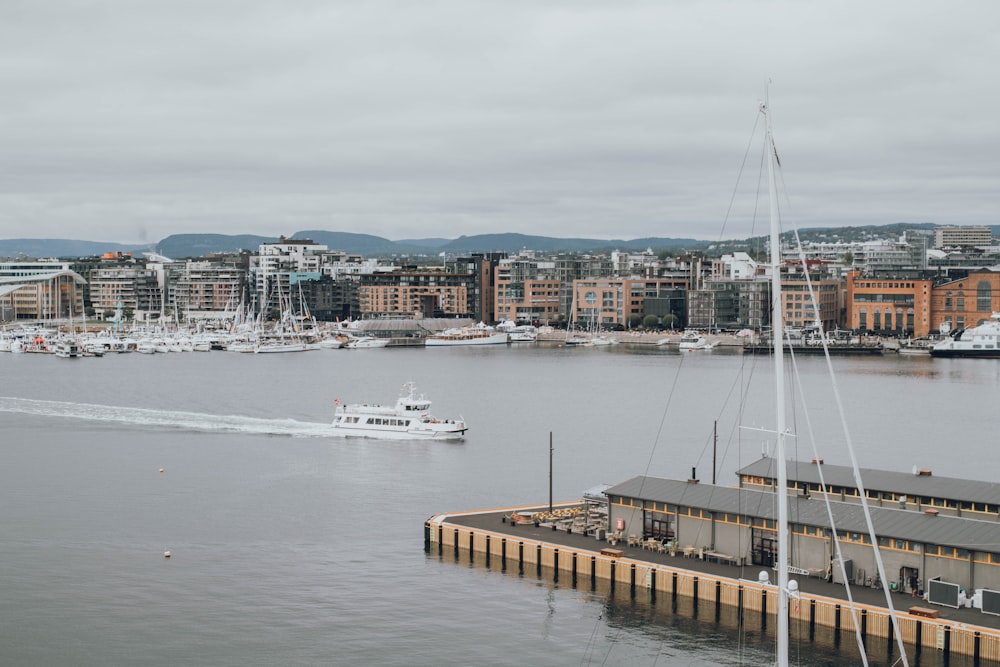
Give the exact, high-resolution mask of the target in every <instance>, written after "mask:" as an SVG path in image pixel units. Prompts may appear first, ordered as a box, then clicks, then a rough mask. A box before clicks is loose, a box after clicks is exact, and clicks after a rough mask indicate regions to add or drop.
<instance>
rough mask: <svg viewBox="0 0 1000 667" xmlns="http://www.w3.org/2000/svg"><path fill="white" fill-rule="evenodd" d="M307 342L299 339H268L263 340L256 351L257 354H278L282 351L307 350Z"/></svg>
mask: <svg viewBox="0 0 1000 667" xmlns="http://www.w3.org/2000/svg"><path fill="white" fill-rule="evenodd" d="M305 351H306V345H305V343H301V342H297V341H281V340H266V341H261V342H260V343H259V344H258V345H257V347H256V348H254V352H255V353H257V354H278V353H282V352H305Z"/></svg>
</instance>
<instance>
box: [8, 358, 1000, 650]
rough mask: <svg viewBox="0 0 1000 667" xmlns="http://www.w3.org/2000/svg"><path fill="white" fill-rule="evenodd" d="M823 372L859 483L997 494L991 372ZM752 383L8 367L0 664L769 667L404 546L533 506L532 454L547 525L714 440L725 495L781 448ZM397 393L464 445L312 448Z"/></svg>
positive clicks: (634, 616) (673, 370)
mask: <svg viewBox="0 0 1000 667" xmlns="http://www.w3.org/2000/svg"><path fill="white" fill-rule="evenodd" d="M755 364H759V365H760V366H759V367H757V366H755ZM834 364H835V367H836V368H837V371H838V374H837V382H838V383H839V386H840V390H841V393H842V396H843V398H844V401H845V404H846V411H847V417H848V423H849V425H850V428H851V435H852V438H853V440H854V444H855V447H856V448H857V450H858V452H859V458H860V459H861V462H862V465H864V466H867V467H875V468H892V469H897V470H909V469H910V468H911V467H912V466H913V465H919V466H920V467H930V468H933V469H934V472H935V474H941V475H949V476H957V477H963V476H972V477H975V478H977V479H987V480H989V479H997V478H1000V462H998V460H997V457H996V456H995V455H994V453H993V452H994V447H995V443H993V441H992V438H991V436H990V435H989V434H991V433H993V432H994V431H995V428H996V424H997V416H996V414H997V413H996V396H997V395H998V388H1000V363H997V362H994V361H987V360H981V361H956V360H937V359H930V358H895V357H886V358H879V359H836V360H834ZM766 365H767V361H766V360H755V359H753V358H750V357H743V356H742V355H738V354H730V353H726V352H725V351H720V350H716V351H713V352H711V353H689V354H686V355H683V356H682V355H680V354H677V353H676V352H673V353H671V352H666V351H663V350H634V349H633V350H629V349H627V348H625V346H618V347H616V348H614V349H598V348H593V349H561V348H551V347H526V348H520V349H518V348H511V349H507V348H488V349H486V348H483V349H473V348H465V349H432V350H424V349H411V350H406V349H399V350H395V349H384V350H358V351H345V350H324V351H317V352H311V353H306V354H291V355H242V354H234V353H222V352H212V353H173V354H162V355H139V354H129V355H115V356H106V357H104V358H102V359H77V360H66V359H57V358H54V357H49V356H44V357H43V356H40V355H9V354H4V355H0V377H2V385H0V386H2V389H0V397H2V398H0V426H2V432H3V453H4V459H3V466H0V507H2V508H3V509H2V512H0V535H2V540H0V587H2V588H0V590H2V596H0V662H2V663H4V664H32V665H36V664H45V665H64V664H73V665H107V664H150V665H167V664H170V665H177V664H213V665H217V664H218V665H246V664H273V665H295V664H301V665H314V664H376V665H397V664H398V665H413V664H439V665H467V664H470V663H480V664H490V665H521V664H546V665H583V664H614V665H652V664H659V665H673V664H686V665H687V664H689V665H731V664H740V662H741V661H742V662H744V663H746V664H760V663H762V662H764V661H765V660H766V659H767V658H766V655H767V651H768V650H769V648H770V645H771V643H772V641H773V640H772V638H771V636H770V635H768V634H766V633H761V632H760V629H759V623H758V624H757V625H756V626H754V625H753V624H748V627H752V628H754V629H755V631H754V632H749V633H739V632H737V631H736V630H735V629H734V628H735V622H734V621H733V620H732V619H731V618H729V616H727V613H725V612H724V613H723V615H722V617H720V618H719V619H716V618H715V617H714V613H712V614H708V615H705V614H704V613H703V615H702V616H699V617H697V618H694V614H693V610H692V609H691V608H690V603H685V602H684V601H681V602H680V603H679V604H678V607H677V608H676V609H674V608H673V607H672V606H671V603H670V601H669V599H667V600H658V601H657V602H656V603H655V604H651V603H650V602H649V601H648V600H647V599H646V598H645V596H637V598H636V599H634V600H633V599H630V598H629V597H628V595H627V591H625V592H624V593H623V592H622V591H621V590H620V589H619V591H617V592H616V593H615V595H614V596H611V595H610V594H609V591H607V590H605V589H602V588H601V587H598V590H596V591H591V590H590V588H589V582H588V585H587V586H586V587H582V586H581V587H580V588H573V587H572V586H571V585H570V584H569V583H563V582H562V581H561V582H560V584H559V585H554V584H553V583H552V582H551V577H543V578H542V579H541V580H539V579H538V578H537V577H535V576H534V573H533V572H532V573H530V574H528V575H524V576H519V575H518V574H517V573H516V571H515V572H510V571H508V572H501V571H500V569H499V565H498V564H497V563H496V562H495V561H494V562H493V563H492V567H487V566H486V564H485V563H484V562H482V561H479V560H474V561H472V562H470V560H469V558H468V556H467V555H466V554H463V555H461V556H460V557H459V558H458V559H457V560H456V559H455V557H454V556H453V555H451V554H445V555H444V556H443V557H441V556H438V554H437V553H436V552H432V553H430V554H428V553H425V552H424V550H423V522H424V520H425V519H427V518H428V517H429V516H431V515H432V514H435V513H438V512H447V511H460V510H466V509H478V508H486V507H497V506H508V505H513V504H521V503H534V502H547V500H548V447H549V433H550V432H552V434H553V439H554V445H555V482H554V488H555V493H554V495H555V498H556V500H561V499H573V498H578V497H579V496H580V494H581V492H582V491H583V490H584V489H586V488H589V487H591V486H594V485H595V484H599V483H616V482H619V481H622V480H624V479H626V478H628V477H631V476H633V475H635V474H642V473H649V474H655V475H664V476H672V477H681V478H687V476H688V475H689V474H690V472H691V468H692V467H696V468H697V470H698V475H699V477H701V478H702V479H703V480H708V479H710V478H711V469H710V468H711V460H712V429H713V422H717V423H718V427H717V432H718V450H717V451H718V469H719V472H718V475H719V477H718V479H719V481H720V482H721V483H726V484H731V483H733V482H734V481H735V476H734V474H733V473H734V471H735V470H736V469H738V468H739V467H740V466H741V465H744V464H746V463H747V462H749V461H751V460H753V459H755V458H756V457H757V456H759V455H760V451H761V447H762V443H761V442H760V439H759V436H758V435H756V433H755V432H750V431H747V430H741V429H737V428H735V424H737V423H744V424H754V423H756V424H757V425H759V426H763V427H770V426H773V423H772V421H771V420H770V418H769V417H768V416H767V415H768V414H770V411H771V410H773V408H771V407H769V405H768V403H769V396H770V392H771V390H770V387H769V383H770V382H771V378H770V376H769V371H768V370H767V369H766ZM798 365H799V371H800V376H801V377H802V382H803V384H804V385H805V386H806V388H807V390H810V391H809V392H808V393H813V392H812V391H811V390H813V389H817V388H819V387H821V386H826V384H828V383H827V381H826V379H825V362H823V360H821V359H802V360H799V364H798ZM408 380H414V381H416V382H417V384H418V386H419V388H420V389H421V390H423V391H424V392H426V394H427V395H428V397H430V398H431V399H432V400H433V401H434V403H435V405H434V412H435V414H437V415H438V416H443V417H452V416H458V415H462V416H464V417H465V418H466V419H467V420H468V422H469V423H470V426H471V431H470V433H469V436H468V437H467V439H466V440H465V442H463V443H457V444H456V443H442V442H377V441H369V440H355V439H350V440H343V439H334V438H327V437H323V436H322V431H323V426H324V423H325V422H327V421H328V420H329V418H330V415H331V410H332V406H333V401H334V399H335V398H339V399H341V400H342V401H350V402H362V401H368V402H380V403H390V402H392V401H394V399H395V397H396V395H397V393H398V389H399V387H400V385H401V383H402V382H405V381H408ZM799 405H800V406H801V405H802V403H801V401H799ZM741 406H742V409H743V411H744V412H745V415H744V416H743V417H740V416H739V414H738V412H739V410H740V408H741ZM808 407H809V408H810V410H811V411H812V412H814V413H816V414H815V415H814V416H813V417H812V421H811V426H812V429H813V430H814V431H815V432H816V434H817V435H816V439H817V441H818V443H819V447H820V449H821V453H822V455H823V456H824V458H825V459H826V460H827V461H828V462H836V463H846V462H847V455H846V452H845V450H844V445H843V437H842V436H840V435H838V434H835V431H836V429H838V428H839V426H838V425H839V423H840V419H839V416H838V415H837V412H836V410H835V409H834V407H833V406H832V404H831V402H830V396H829V394H823V393H820V394H819V397H818V398H810V399H809V404H808ZM793 427H794V428H795V430H796V432H797V433H798V434H799V437H798V438H797V440H796V443H797V447H798V448H799V454H798V456H799V457H800V458H811V457H812V456H813V453H812V449H811V444H810V442H811V441H810V439H809V438H808V437H807V430H808V429H807V428H806V423H805V420H804V419H801V418H798V417H797V418H796V419H795V420H794V424H793ZM748 434H749V435H748ZM161 468H162V469H163V472H162V473H161V472H160V469H161ZM168 549H169V550H170V551H171V552H172V558H170V559H169V560H167V559H164V557H163V552H164V551H165V550H168ZM713 611H714V610H713ZM835 643H836V642H835V639H834V638H833V637H832V636H827V635H824V634H822V633H820V634H817V636H816V639H815V641H814V642H809V641H808V640H803V641H797V642H795V650H796V651H797V652H799V655H800V663H801V664H807V665H847V664H854V663H856V661H857V658H856V655H854V654H853V652H852V651H853V638H852V637H851V636H845V637H843V638H842V639H841V641H840V647H839V648H837V647H836V646H835ZM872 649H873V655H872V664H885V663H886V661H887V657H886V649H885V645H884V644H876V645H874V646H873V647H872ZM936 659H937V656H936V654H935V653H934V652H929V653H925V654H924V656H923V660H922V661H921V662H920V663H918V664H922V665H934V664H937V663H936V662H932V660H936ZM880 661H881V662H880ZM951 664H952V665H961V664H964V663H963V662H962V661H960V660H952V662H951Z"/></svg>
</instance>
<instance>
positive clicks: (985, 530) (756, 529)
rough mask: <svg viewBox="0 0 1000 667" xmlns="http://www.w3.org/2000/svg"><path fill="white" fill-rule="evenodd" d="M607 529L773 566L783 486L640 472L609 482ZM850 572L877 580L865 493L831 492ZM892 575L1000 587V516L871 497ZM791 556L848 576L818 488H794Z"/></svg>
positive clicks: (837, 576)
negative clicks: (858, 496)
mask: <svg viewBox="0 0 1000 667" xmlns="http://www.w3.org/2000/svg"><path fill="white" fill-rule="evenodd" d="M605 493H606V495H607V496H608V499H609V513H608V525H609V529H610V530H612V531H613V532H615V533H618V534H620V535H621V536H622V539H625V537H626V536H635V537H637V538H639V539H646V538H654V539H658V540H663V541H664V542H666V543H669V544H670V545H671V546H672V548H673V549H676V550H678V551H681V552H684V553H685V554H686V555H692V556H696V557H702V558H707V559H710V560H719V561H725V562H732V563H735V564H737V565H743V566H753V567H761V568H767V569H770V568H772V567H773V566H774V564H775V562H776V559H777V542H778V536H777V525H776V518H777V506H776V500H777V495H776V494H775V493H774V492H771V491H765V490H756V489H750V488H735V487H723V486H716V485H711V484H700V483H698V482H696V481H681V480H671V479H664V478H659V477H648V476H638V477H634V478H632V479H629V480H627V481H625V482H622V483H620V484H617V485H614V486H611V487H610V488H608V489H607V491H606V492H605ZM830 508H831V512H832V514H833V519H834V525H835V530H836V531H837V537H838V540H839V542H840V548H841V552H842V554H843V558H844V562H845V569H846V576H847V580H848V581H850V582H851V583H852V584H855V585H857V584H862V585H866V584H870V583H872V582H873V581H874V580H876V579H877V569H876V564H875V559H874V550H873V549H872V540H871V537H870V536H869V534H868V529H867V524H866V521H865V518H864V508H863V507H862V506H861V504H860V503H850V502H839V501H836V502H835V501H832V500H831V502H830ZM870 511H871V515H872V520H873V525H874V527H875V539H876V540H877V541H878V544H879V549H880V553H881V556H882V560H883V562H884V565H885V571H886V576H887V577H888V578H889V580H890V581H889V582H886V583H887V584H888V585H889V586H890V588H892V589H894V590H898V591H901V592H906V593H910V592H916V591H917V590H922V589H923V587H924V586H925V582H926V581H928V580H930V579H934V578H940V579H941V580H942V581H945V582H949V583H953V584H957V585H958V586H960V587H962V588H964V589H965V590H967V591H970V595H971V591H972V590H974V589H977V588H988V589H992V590H1000V522H998V521H996V520H995V519H994V520H983V519H972V518H967V517H964V516H963V517H959V516H947V515H945V514H940V513H938V512H936V511H935V510H933V509H930V510H927V511H923V512H916V511H913V510H907V509H899V508H889V507H871V508H870ZM788 516H789V521H790V523H791V526H790V528H791V530H790V546H791V554H792V555H791V562H790V565H791V566H792V568H793V571H794V572H796V573H798V576H816V577H821V578H826V579H830V580H833V581H835V582H838V583H842V582H843V576H842V574H841V568H840V566H839V564H838V563H835V562H834V557H835V555H836V548H835V545H834V542H833V533H832V530H831V526H830V522H829V520H828V515H827V508H826V503H825V501H824V499H823V498H821V497H807V496H804V495H799V494H791V495H789V515H788Z"/></svg>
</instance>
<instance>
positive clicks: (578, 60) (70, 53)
mask: <svg viewBox="0 0 1000 667" xmlns="http://www.w3.org/2000/svg"><path fill="white" fill-rule="evenodd" d="M998 67H1000V3H998V2H995V1H993V0H983V1H980V2H929V1H926V2H921V1H917V0H906V1H899V2H895V1H892V2H885V1H880V2H870V1H868V0H866V1H864V2H853V1H847V2H845V1H841V0H838V1H837V2H811V1H808V0H794V1H775V2H747V1H740V2H736V1H733V2H721V1H714V0H708V1H698V2H694V1H669V0H651V1H649V2H629V1H628V0H601V1H593V2H591V1H586V0H581V1H576V2H570V1H568V0H567V1H557V0H525V1H523V2H518V1H516V0H504V1H501V0H497V1H494V2H477V1H475V0H454V1H441V2H436V1H434V0H413V1H404V0H398V1H396V2H380V1H371V0H365V1H357V2H347V1H338V0H280V1H276V0H273V1H268V2H265V1H263V0H169V1H160V2H145V1H142V0H92V1H89V2H82V1H81V2H75V1H72V0H4V1H3V2H0V87H2V91H3V93H2V98H0V99H2V102H0V238H21V237H26V238H78V239H87V240H99V241H118V242H129V243H131V242H147V241H158V240H160V239H162V238H164V237H166V236H168V235H170V234H176V233H192V232H207V233H220V234H242V233H249V234H261V235H268V236H276V235H278V234H286V235H287V234H291V233H293V232H295V231H297V230H304V229H325V230H330V231H346V232H359V233H368V234H376V235H379V236H384V237H387V238H390V239H405V238H420V237H428V236H442V237H447V238H453V237H457V236H460V235H463V234H465V235H470V234H482V233H499V232H521V233H527V234H543V235H548V236H560V237H569V236H585V237H596V238H625V239H631V238H638V237H644V236H672V237H694V238H700V239H715V238H720V237H722V238H734V237H742V236H747V235H749V234H750V233H752V232H753V233H761V231H762V228H761V227H760V224H761V223H759V222H758V223H753V222H752V216H753V209H752V205H751V203H750V202H749V201H747V202H746V203H744V201H743V196H742V195H739V196H737V198H736V203H735V204H734V205H733V207H732V212H731V213H730V214H729V217H728V222H726V223H725V225H723V221H724V220H726V218H727V211H728V210H729V208H730V199H731V198H733V196H734V192H736V189H737V183H738V179H739V182H741V183H742V184H743V185H742V186H741V188H743V189H746V191H747V192H750V191H751V190H753V189H754V188H755V187H756V180H757V173H758V169H757V164H758V163H759V143H760V142H759V141H755V143H754V146H753V147H752V148H751V149H750V157H749V158H748V166H747V168H746V170H747V171H745V172H744V174H743V176H742V178H740V168H741V165H742V164H743V160H744V154H745V153H746V151H747V147H748V143H749V142H750V141H751V138H752V134H751V133H752V130H753V128H754V124H755V122H756V120H757V103H758V101H759V100H761V99H762V98H763V96H764V94H765V84H766V82H767V80H768V79H769V78H770V79H771V80H772V81H773V83H772V85H771V87H770V99H771V108H772V110H773V123H774V128H775V137H776V143H777V147H778V151H779V154H780V156H781V159H782V166H783V170H784V180H785V183H786V186H787V196H788V202H789V203H790V207H788V206H786V209H785V211H784V212H783V217H784V218H785V223H784V224H785V226H786V227H787V226H789V224H794V225H796V226H799V227H810V226H819V225H837V226H839V225H863V224H887V223H892V222H899V221H908V222H934V223H939V224H1000V216H998V213H1000V129H998V128H1000V75H998V74H997V68H998ZM748 199H749V197H748ZM754 224H756V226H752V225H754Z"/></svg>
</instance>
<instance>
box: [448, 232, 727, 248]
mask: <svg viewBox="0 0 1000 667" xmlns="http://www.w3.org/2000/svg"><path fill="white" fill-rule="evenodd" d="M707 245H708V242H707V241H696V240H694V239H667V238H644V239H633V240H631V241H625V240H617V239H616V240H611V241H609V240H605V239H584V238H556V237H551V236H529V235H527V234H479V235H476V236H460V237H458V238H457V239H455V240H454V241H451V242H449V243H447V244H445V245H443V246H441V247H440V248H441V250H444V251H448V252H517V251H519V250H525V249H527V250H538V251H540V252H559V251H564V252H600V251H605V250H633V251H635V250H645V249H646V248H653V249H654V250H656V249H662V248H675V249H676V248H681V247H695V248H704V247H705V246H707Z"/></svg>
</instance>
